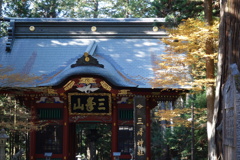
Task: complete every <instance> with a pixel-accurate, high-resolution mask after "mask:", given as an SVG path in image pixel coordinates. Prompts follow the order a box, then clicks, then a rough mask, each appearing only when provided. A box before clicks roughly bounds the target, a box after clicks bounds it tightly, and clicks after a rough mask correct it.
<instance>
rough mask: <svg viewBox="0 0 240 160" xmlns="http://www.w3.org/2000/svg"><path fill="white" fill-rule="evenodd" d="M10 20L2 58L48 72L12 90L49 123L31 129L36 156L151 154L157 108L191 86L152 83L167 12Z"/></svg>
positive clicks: (17, 69)
mask: <svg viewBox="0 0 240 160" xmlns="http://www.w3.org/2000/svg"><path fill="white" fill-rule="evenodd" d="M3 20H5V21H10V27H9V29H8V37H7V38H2V39H1V62H0V63H1V64H2V65H4V66H12V67H13V69H14V70H13V72H14V73H20V74H24V75H25V74H26V75H29V76H31V75H34V76H39V77H41V78H40V79H37V80H35V81H34V82H33V83H26V84H21V86H20V87H24V88H34V89H33V90H31V91H22V92H17V91H16V92H14V91H13V92H12V94H14V95H15V96H17V97H19V98H20V99H22V101H23V103H24V104H25V105H26V106H27V107H28V108H30V109H31V113H32V116H33V118H34V123H37V124H40V125H42V126H43V127H42V129H41V130H36V131H32V132H31V133H30V146H29V148H30V151H29V153H28V155H27V156H28V158H29V159H30V160H43V159H45V156H46V155H47V154H50V155H51V159H52V160H75V159H76V156H86V157H87V156H90V158H91V159H94V158H95V159H96V157H97V156H99V155H102V157H104V160H105V159H106V160H109V159H114V157H113V155H114V153H115V152H118V153H120V154H121V155H120V159H122V160H124V159H131V158H132V157H134V158H135V159H137V160H150V159H151V150H150V148H151V133H150V132H151V131H150V129H151V116H150V112H151V109H152V108H154V107H155V106H157V103H158V101H172V102H174V101H175V100H176V99H177V98H178V97H179V95H180V94H181V93H182V92H183V91H184V89H182V88H181V87H180V86H171V87H169V88H165V87H158V88H153V87H152V86H151V85H150V84H149V80H151V79H154V77H155V74H156V73H155V71H154V67H155V60H157V58H158V55H160V54H164V50H165V44H164V43H162V42H161V38H162V37H165V36H167V34H166V33H165V31H164V30H162V29H160V27H161V26H162V25H163V24H164V19H160V18H153V19H144V18H143V19H131V18H130V19H29V18H26V19H25V18H23V19H17V18H12V19H10V18H5V19H3ZM9 87H11V86H9ZM12 87H14V86H12ZM44 124H45V125H44ZM101 145H102V146H101ZM115 154H116V153H115Z"/></svg>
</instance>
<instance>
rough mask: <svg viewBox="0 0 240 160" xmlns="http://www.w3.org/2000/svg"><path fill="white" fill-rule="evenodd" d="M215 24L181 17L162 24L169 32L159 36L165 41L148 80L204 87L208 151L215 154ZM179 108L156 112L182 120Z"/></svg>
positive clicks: (216, 47) (160, 83)
mask: <svg viewBox="0 0 240 160" xmlns="http://www.w3.org/2000/svg"><path fill="white" fill-rule="evenodd" d="M218 26H219V21H218V20H214V21H212V24H211V25H209V24H208V23H206V22H205V21H202V20H199V19H192V18H189V19H187V20H183V21H182V23H181V24H180V25H179V26H178V27H177V28H165V29H166V31H167V32H168V33H169V36H168V37H167V38H164V39H163V42H164V43H165V44H166V53H165V54H162V55H160V57H159V59H158V60H157V61H156V62H155V63H156V66H155V69H154V71H155V76H156V78H155V79H154V80H153V81H151V82H150V83H151V84H152V85H153V86H154V87H158V86H159V85H161V86H165V87H166V88H167V87H168V86H178V87H179V88H181V87H183V88H184V87H188V88H191V90H192V91H194V92H197V91H203V90H206V93H207V94H206V95H207V97H206V98H207V105H206V106H207V117H206V119H207V124H208V125H207V132H208V144H209V145H208V148H209V149H208V152H209V155H210V154H211V155H216V154H215V149H214V144H213V141H214V139H212V137H213V132H212V131H213V130H214V128H212V126H213V124H212V117H213V109H214V108H213V104H210V102H214V99H213V100H212V99H211V97H214V87H215V75H214V70H215V68H216V67H215V66H216V63H217V54H218V38H219V31H218ZM210 62H211V63H210ZM170 112H171V113H170ZM180 112H184V111H180V110H175V111H169V113H168V111H164V112H163V113H166V114H163V113H159V115H160V116H161V117H162V118H164V117H165V118H168V119H172V120H173V119H175V121H177V120H178V122H176V123H180V124H181V122H182V124H184V123H185V122H186V121H182V120H181V119H179V117H180V116H179V115H181V114H179V113H180ZM185 112H188V110H185ZM173 117H175V118H173ZM184 125H185V124H184ZM209 157H211V156H209ZM210 159H211V158H210Z"/></svg>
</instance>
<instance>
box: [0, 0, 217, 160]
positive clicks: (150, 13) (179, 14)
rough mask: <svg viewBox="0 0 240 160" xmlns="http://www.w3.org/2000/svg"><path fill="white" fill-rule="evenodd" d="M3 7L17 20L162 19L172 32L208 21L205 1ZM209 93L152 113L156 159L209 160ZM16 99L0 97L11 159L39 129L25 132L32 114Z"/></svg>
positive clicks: (83, 1) (89, 0) (12, 0)
mask: <svg viewBox="0 0 240 160" xmlns="http://www.w3.org/2000/svg"><path fill="white" fill-rule="evenodd" d="M212 6H213V8H212V13H213V16H214V17H219V2H218V1H217V0H214V1H213V2H212ZM0 9H1V10H0V16H2V17H18V18H155V17H161V18H162V17H164V18H166V21H167V22H168V26H167V27H170V28H175V27H177V26H178V25H179V24H181V23H182V22H183V21H182V20H183V19H188V18H194V19H198V20H203V19H204V2H203V0H64V1H63V0H0ZM7 26H8V22H1V36H5V35H6V34H7ZM202 70H205V68H203V69H202ZM203 77H204V78H206V76H203ZM0 78H1V77H0ZM0 80H1V79H0ZM205 89H206V88H204V87H203V88H202V90H200V91H199V90H198V92H194V96H192V97H191V98H187V97H182V99H181V100H179V102H176V104H171V105H170V104H169V103H159V105H158V106H156V107H155V109H154V110H153V111H152V132H151V134H152V160H160V159H166V160H167V159H190V158H191V155H192V154H193V153H194V155H195V159H196V160H201V159H207V154H208V153H207V152H208V147H207V143H208V142H207V132H206V115H207V110H206V108H207V102H206V92H205ZM12 99H13V98H9V97H8V96H2V97H0V102H1V105H0V111H1V120H2V122H4V123H0V126H4V127H5V128H6V127H7V126H9V127H7V128H6V130H7V132H8V134H9V135H10V139H9V141H8V152H7V153H8V159H10V158H11V157H13V155H15V154H16V153H17V152H18V151H19V150H20V149H21V148H23V149H24V150H25V152H27V147H26V146H27V145H28V143H29V142H28V131H29V130H31V129H36V127H32V128H31V127H29V128H28V127H24V130H23V129H20V128H23V127H21V126H20V124H21V125H23V126H24V125H25V126H26V125H29V124H28V123H27V122H28V118H29V116H28V114H29V111H28V110H27V109H26V108H24V106H23V105H22V104H21V103H20V102H19V101H18V100H17V99H13V100H12ZM9 101H11V103H9ZM193 105H194V106H193ZM171 106H174V107H171ZM191 107H192V108H191ZM193 108H194V110H193ZM168 111H170V112H168ZM173 112H174V113H176V114H174V115H173V114H172V113H173ZM19 113H21V114H19ZM22 113H24V114H22ZM17 122H19V123H17ZM20 122H21V123H20ZM6 123H10V124H15V126H11V125H6Z"/></svg>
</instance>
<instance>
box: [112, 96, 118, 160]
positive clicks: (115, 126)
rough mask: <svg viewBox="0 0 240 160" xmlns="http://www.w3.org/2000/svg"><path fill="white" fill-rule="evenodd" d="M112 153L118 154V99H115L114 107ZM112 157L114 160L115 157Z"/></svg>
mask: <svg viewBox="0 0 240 160" xmlns="http://www.w3.org/2000/svg"><path fill="white" fill-rule="evenodd" d="M112 109H113V110H112V153H113V152H117V145H118V108H117V102H116V97H113V107H112ZM112 153H111V157H112V160H113V155H112Z"/></svg>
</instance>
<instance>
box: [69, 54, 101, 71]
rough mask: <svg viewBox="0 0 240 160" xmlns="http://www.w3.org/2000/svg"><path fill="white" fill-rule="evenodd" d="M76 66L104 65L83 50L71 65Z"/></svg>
mask: <svg viewBox="0 0 240 160" xmlns="http://www.w3.org/2000/svg"><path fill="white" fill-rule="evenodd" d="M78 66H96V67H101V68H104V65H102V64H99V62H98V60H97V59H96V58H94V57H93V56H91V55H89V54H88V52H85V53H84V55H83V56H82V57H81V58H78V60H77V61H76V63H75V64H72V65H71V67H72V68H74V67H78Z"/></svg>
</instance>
